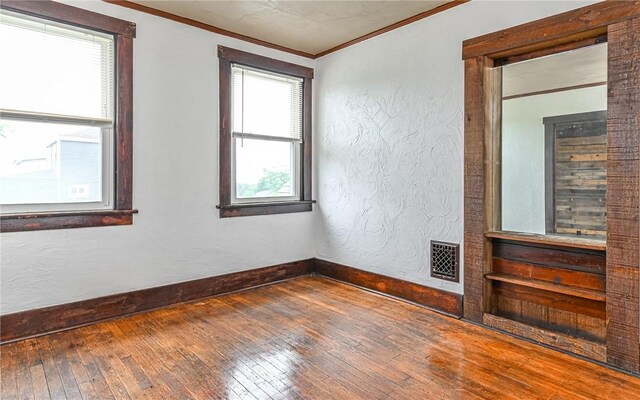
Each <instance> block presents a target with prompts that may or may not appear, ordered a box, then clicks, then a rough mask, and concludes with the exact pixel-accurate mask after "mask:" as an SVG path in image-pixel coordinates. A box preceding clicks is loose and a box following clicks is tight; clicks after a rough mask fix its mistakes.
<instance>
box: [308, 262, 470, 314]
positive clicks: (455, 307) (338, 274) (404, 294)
mask: <svg viewBox="0 0 640 400" xmlns="http://www.w3.org/2000/svg"><path fill="white" fill-rule="evenodd" d="M313 269H314V271H315V273H316V274H318V275H321V276H325V277H327V278H332V279H335V280H337V281H341V282H346V283H350V284H352V285H355V286H359V287H362V288H365V289H369V290H371V291H374V292H377V293H381V294H385V295H389V296H393V297H397V298H400V299H402V300H407V301H410V302H412V303H416V304H419V305H421V306H424V307H427V308H429V309H431V310H434V311H438V312H441V313H444V314H448V315H451V316H454V317H457V318H460V317H462V295H461V294H457V293H453V292H448V291H445V290H441V289H437V288H432V287H428V286H423V285H420V284H417V283H413V282H408V281H404V280H401V279H397V278H392V277H390V276H385V275H380V274H376V273H373V272H368V271H363V270H361V269H357V268H353V267H348V266H346V265H342V264H337V263H334V262H331V261H324V260H319V259H317V258H316V259H314V260H313Z"/></svg>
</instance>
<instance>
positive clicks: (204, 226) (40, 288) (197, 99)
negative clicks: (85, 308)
mask: <svg viewBox="0 0 640 400" xmlns="http://www.w3.org/2000/svg"><path fill="white" fill-rule="evenodd" d="M72 4H73V5H75V6H78V7H82V8H87V9H90V10H93V11H97V12H100V13H103V14H107V15H112V16H115V17H118V18H122V19H125V20H129V21H133V22H136V23H137V38H136V39H135V41H134V64H135V65H134V206H135V207H136V208H138V209H139V210H140V214H138V215H136V216H135V218H134V225H132V226H124V227H100V228H86V229H70V230H57V231H41V232H19V233H3V234H2V235H0V256H1V260H0V262H1V266H2V267H1V269H0V279H1V283H0V288H1V289H2V293H1V295H0V298H1V304H0V312H1V313H2V314H7V313H12V312H16V311H21V310H26V309H31V308H36V307H43V306H48V305H54V304H60V303H66V302H71V301H76V300H81V299H87V298H93V297H98V296H104V295H108V294H113V293H118V292H125V291H130V290H136V289H141V288H146V287H153V286H158V285H163V284H169V283H174V282H180V281H185V280H191V279H197V278H201V277H208V276H214V275H219V274H224V273H228V272H233V271H238V270H240V269H243V268H255V267H263V266H267V265H271V264H277V263H282V262H288V261H295V260H300V259H306V258H310V257H313V255H314V252H313V246H312V237H313V230H312V224H313V216H312V213H299V214H286V215H275V216H259V217H243V218H227V219H219V218H218V216H217V215H218V212H217V210H216V209H215V205H216V204H217V202H218V190H217V187H218V178H217V177H218V58H217V45H218V44H222V45H225V46H230V47H234V48H238V49H241V50H246V51H251V52H254V53H258V54H262V55H266V56H269V57H276V58H279V59H283V60H285V61H290V62H295V63H298V64H303V65H307V66H313V61H312V60H309V59H304V58H299V57H295V56H292V55H289V54H286V53H281V52H277V51H274V50H270V49H267V48H264V47H260V46H254V45H251V44H249V43H246V42H241V41H236V40H233V39H230V38H227V37H224V36H219V35H216V34H212V33H209V32H206V31H203V30H200V29H196V28H192V27H189V26H186V25H183V24H179V23H176V22H173V21H169V20H166V19H162V18H158V17H154V16H151V15H148V14H144V13H139V12H136V11H133V10H129V9H126V8H122V7H118V6H114V5H111V4H107V3H103V2H98V1H80V2H75V3H72ZM0 69H1V66H0Z"/></svg>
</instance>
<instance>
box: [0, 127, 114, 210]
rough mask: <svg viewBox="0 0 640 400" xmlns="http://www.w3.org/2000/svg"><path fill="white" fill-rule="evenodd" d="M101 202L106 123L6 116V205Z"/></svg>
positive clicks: (0, 184) (2, 186)
mask: <svg viewBox="0 0 640 400" xmlns="http://www.w3.org/2000/svg"><path fill="white" fill-rule="evenodd" d="M96 201H102V133H101V128H96V127H91V126H79V125H62V124H52V123H39V122H25V121H10V120H0V204H4V205H9V204H41V203H84V202H96Z"/></svg>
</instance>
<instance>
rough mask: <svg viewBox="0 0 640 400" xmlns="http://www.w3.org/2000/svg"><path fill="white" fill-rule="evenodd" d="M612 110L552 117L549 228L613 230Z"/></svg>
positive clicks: (548, 126)
mask: <svg viewBox="0 0 640 400" xmlns="http://www.w3.org/2000/svg"><path fill="white" fill-rule="evenodd" d="M606 120H607V112H606V111H595V112H588V113H579V114H572V115H562V116H556V117H547V118H544V119H543V123H544V125H545V142H546V143H547V148H546V150H545V164H546V165H545V175H546V176H545V193H546V205H547V210H546V211H547V212H546V232H547V233H556V234H561V235H575V236H587V237H594V236H595V237H598V238H602V239H604V238H605V237H606V234H607V219H606V216H607V203H606V193H607V126H606Z"/></svg>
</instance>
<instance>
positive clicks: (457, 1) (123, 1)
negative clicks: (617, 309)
mask: <svg viewBox="0 0 640 400" xmlns="http://www.w3.org/2000/svg"><path fill="white" fill-rule="evenodd" d="M102 1H104V2H106V3H111V4H116V5H118V6H121V7H126V8H130V9H132V10H136V11H141V12H144V13H147V14H151V15H155V16H157V17H162V18H166V19H169V20H172V21H176V22H180V23H182V24H186V25H190V26H194V27H196V28H200V29H204V30H205V31H209V32H214V33H217V34H219V35H223V36H228V37H231V38H234V39H238V40H243V41H245V42H249V43H253V44H257V45H260V46H264V47H268V48H271V49H275V50H280V51H284V52H286V53H290V54H295V55H297V56H301V57H306V58H311V59H316V58H320V57H323V56H325V55H327V54H330V53H333V52H336V51H338V50H342V49H344V48H346V47H349V46H353V45H354V44H358V43H360V42H363V41H365V40H367V39H371V38H373V37H376V36H379V35H382V34H383V33H387V32H390V31H392V30H394V29H398V28H401V27H403V26H405V25H409V24H411V23H413V22H416V21H420V20H421V19H424V18H427V17H430V16H432V15H435V14H438V13H441V12H443V11H446V10H448V9H450V8H453V7H456V6H459V5H462V4H465V3H468V2H469V1H471V0H452V1H451V2H449V3H445V4H443V5H440V6H438V7H436V8H433V9H431V10H428V11H424V12H421V13H419V14H416V15H414V16H412V17H409V18H406V19H403V20H402V21H398V22H396V23H393V24H391V25H388V26H385V27H384V28H380V29H377V30H375V31H373V32H370V33H367V34H366V35H362V36H360V37H357V38H355V39H352V40H349V41H347V42H345V43H342V44H340V45H338V46H335V47H332V48H330V49H327V50H324V51H321V52H320V53H317V54H312V53H307V52H304V51H301V50H296V49H292V48H289V47H285V46H280V45H278V44H275V43H270V42H266V41H264V40H261V39H257V38H254V37H250V36H246V35H242V34H240V33H236V32H232V31H229V30H226V29H222V28H219V27H217V26H213V25H209V24H206V23H204V22H200V21H196V20H194V19H191V18H186V17H181V16H180V15H176V14H172V13H169V12H166V11H162V10H158V9H156V8H153V7H148V6H144V5H142V4H138V3H134V2H132V1H127V0H102Z"/></svg>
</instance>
